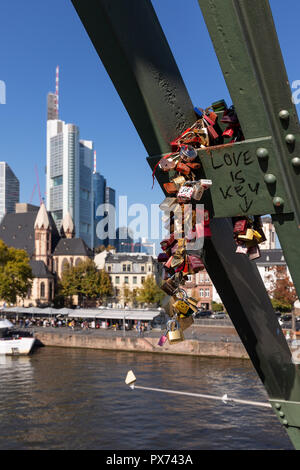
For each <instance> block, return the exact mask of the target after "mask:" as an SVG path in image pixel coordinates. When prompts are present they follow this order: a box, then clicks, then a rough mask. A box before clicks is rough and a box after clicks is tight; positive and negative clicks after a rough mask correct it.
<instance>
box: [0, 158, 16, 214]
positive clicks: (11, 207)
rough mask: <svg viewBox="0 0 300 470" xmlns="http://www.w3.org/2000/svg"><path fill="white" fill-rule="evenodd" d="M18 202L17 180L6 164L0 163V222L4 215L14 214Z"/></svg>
mask: <svg viewBox="0 0 300 470" xmlns="http://www.w3.org/2000/svg"><path fill="white" fill-rule="evenodd" d="M19 200H20V183H19V180H18V178H17V177H16V176H15V174H14V173H13V171H12V170H11V168H10V167H9V166H8V164H7V163H6V162H0V221H1V220H2V218H3V216H4V215H5V214H9V213H12V212H15V206H16V203H18V202H19Z"/></svg>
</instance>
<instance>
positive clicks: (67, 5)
mask: <svg viewBox="0 0 300 470" xmlns="http://www.w3.org/2000/svg"><path fill="white" fill-rule="evenodd" d="M152 3H153V6H154V9H155V10H156V13H157V15H158V18H159V21H160V22H161V24H162V27H163V29H164V31H165V34H166V37H167V40H168V41H169V43H170V46H171V48H172V51H173V53H174V57H175V59H176V61H177V64H178V67H179V69H180V71H181V73H182V76H183V79H184V81H185V83H186V86H187V89H188V91H189V93H190V96H191V98H192V101H193V103H194V104H195V105H197V106H203V107H205V106H208V105H209V104H210V103H212V102H213V101H215V100H216V99H219V98H224V99H225V100H226V102H228V104H230V103H231V99H230V96H229V94H228V91H227V88H226V84H225V81H224V79H223V76H222V73H221V71H220V67H219V64H218V61H217V58H216V56H215V52H214V50H213V46H212V44H211V41H210V38H209V35H208V32H207V30H206V27H205V24H204V20H203V18H202V15H201V11H200V9H199V6H198V3H197V2H196V1H195V2H187V3H186V4H185V17H186V24H189V28H188V29H187V30H186V31H185V34H184V35H183V37H179V35H178V34H177V31H176V28H174V21H175V19H176V11H178V8H179V7H180V6H181V3H180V1H179V0H175V1H174V2H171V1H170V0H166V1H164V2H159V1H158V0H154V1H153V2H152ZM32 5H34V6H35V8H36V10H35V11H36V15H32V16H31V15H28V6H27V5H25V4H23V3H22V2H19V1H17V0H13V1H12V2H10V3H6V4H5V5H3V9H2V14H3V19H4V21H3V28H2V29H1V32H0V39H1V40H2V43H3V44H6V47H5V48H2V50H1V53H0V54H1V55H0V57H1V64H2V67H1V76H0V79H1V82H5V86H6V100H5V104H1V105H0V126H1V130H2V139H1V142H0V154H1V155H2V157H1V159H2V160H5V161H6V162H7V163H8V165H9V166H10V167H11V168H13V169H14V170H15V171H16V173H17V174H18V175H17V176H19V177H21V175H22V178H21V188H20V200H21V201H28V202H32V203H33V204H39V195H38V192H37V191H35V192H33V189H34V187H35V186H36V183H37V180H36V174H35V167H37V172H38V175H39V180H40V192H41V197H43V198H45V195H46V182H45V177H44V175H45V173H44V171H45V158H44V155H45V152H46V136H45V128H44V122H45V119H46V118H47V116H45V97H46V95H47V93H48V91H49V90H51V89H53V78H54V77H53V74H54V70H55V68H56V66H57V64H59V65H60V85H59V86H60V104H59V106H60V114H61V116H63V117H64V120H65V122H75V123H76V124H77V125H78V126H79V127H80V131H81V133H82V135H83V136H84V137H85V138H86V139H87V140H92V141H93V142H94V147H95V148H97V149H98V162H99V168H101V174H103V175H105V177H106V178H109V184H110V186H111V187H113V188H118V193H119V194H120V195H126V196H127V197H128V203H129V205H131V204H134V203H136V202H139V203H143V204H145V205H146V206H147V207H150V205H151V204H152V203H156V204H159V203H160V202H161V201H162V199H163V194H162V191H161V189H160V187H159V185H158V184H157V183H156V184H155V185H154V188H153V189H151V186H152V178H151V171H150V170H149V166H148V163H147V162H146V157H147V153H146V151H145V148H144V146H143V144H142V142H141V140H140V138H139V136H138V134H137V132H136V130H135V128H134V126H133V124H132V122H131V120H130V118H129V116H128V114H127V112H126V110H125V108H124V106H123V104H122V102H121V100H120V98H119V96H118V94H117V92H116V90H115V89H114V87H113V85H112V83H111V81H110V78H109V76H108V74H107V72H106V71H105V69H104V67H103V65H102V63H101V61H100V59H99V58H98V55H97V54H96V52H95V50H94V48H93V45H92V44H91V42H90V39H89V37H88V36H87V34H86V32H85V30H84V28H83V26H82V24H81V22H80V20H79V18H78V16H77V14H76V12H75V10H74V8H73V6H72V5H71V2H64V1H63V2H62V1H58V0H53V1H52V2H51V8H50V2H49V1H48V0H45V1H44V2H34V3H33V4H32ZM270 5H271V8H272V12H273V15H274V20H275V25H276V28H277V33H278V36H279V40H280V45H281V47H282V52H283V55H284V58H285V63H286V67H287V72H288V77H289V81H290V83H291V84H292V83H293V82H294V81H295V80H297V79H298V77H299V76H300V73H299V67H298V64H297V60H296V58H295V50H293V48H290V44H293V43H296V41H297V27H296V26H297V24H296V18H297V14H296V13H297V12H298V11H299V10H300V6H299V4H298V3H297V2H295V1H292V2H291V6H293V8H294V11H295V15H293V16H292V17H291V15H290V14H289V13H288V11H287V10H284V9H281V8H280V5H279V4H278V2H276V1H275V0H271V2H270ZM171 6H172V8H171ZM12 17H13V18H14V25H15V27H16V28H18V31H19V32H20V34H21V35H22V42H21V43H20V42H19V41H18V40H17V39H16V37H15V35H14V33H13V30H12V28H11V27H10V24H11V20H10V18H12ZM24 17H26V18H27V21H26V23H24V21H23V19H24ZM53 24H55V36H56V40H55V41H53V40H52V38H53ZM199 33H200V34H201V51H202V52H201V57H200V56H199V61H195V60H194V52H193V51H194V44H195V43H197V41H198V34H199ZM181 36H182V35H181ZM36 37H39V41H38V42H37V41H36ZM45 51H47V53H45ZM78 63H80V64H81V67H78ZM203 64H205V70H206V73H205V74H204V73H203ZM212 77H213V79H212ZM53 95H54V93H53ZM297 108H298V103H297ZM16 133H17V135H18V139H15V135H16ZM11 142H14V145H13V146H12V145H11ZM32 194H33V199H32V200H31V195H32ZM149 213H150V211H149Z"/></svg>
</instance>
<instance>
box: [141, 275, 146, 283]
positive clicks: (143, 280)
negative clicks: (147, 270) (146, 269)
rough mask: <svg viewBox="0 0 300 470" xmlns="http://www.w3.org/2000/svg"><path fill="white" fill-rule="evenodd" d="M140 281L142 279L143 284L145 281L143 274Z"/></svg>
mask: <svg viewBox="0 0 300 470" xmlns="http://www.w3.org/2000/svg"><path fill="white" fill-rule="evenodd" d="M141 281H142V284H144V282H145V278H144V276H142V280H141Z"/></svg>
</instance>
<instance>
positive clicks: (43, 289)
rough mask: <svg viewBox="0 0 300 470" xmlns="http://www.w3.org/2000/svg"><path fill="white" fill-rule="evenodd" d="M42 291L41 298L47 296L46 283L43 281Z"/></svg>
mask: <svg viewBox="0 0 300 470" xmlns="http://www.w3.org/2000/svg"><path fill="white" fill-rule="evenodd" d="M40 293H41V298H44V297H45V283H44V282H42V283H41V288H40Z"/></svg>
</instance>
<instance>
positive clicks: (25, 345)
mask: <svg viewBox="0 0 300 470" xmlns="http://www.w3.org/2000/svg"><path fill="white" fill-rule="evenodd" d="M34 343H35V338H34V336H33V334H32V333H30V332H29V331H21V330H16V329H15V328H14V325H13V324H12V323H11V322H10V321H9V320H6V319H4V320H0V354H1V355H3V354H6V355H14V356H19V355H27V354H29V353H30V352H31V350H32V348H33V345H34Z"/></svg>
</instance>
